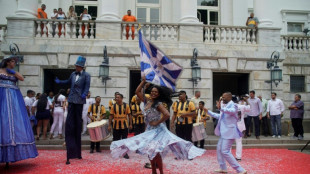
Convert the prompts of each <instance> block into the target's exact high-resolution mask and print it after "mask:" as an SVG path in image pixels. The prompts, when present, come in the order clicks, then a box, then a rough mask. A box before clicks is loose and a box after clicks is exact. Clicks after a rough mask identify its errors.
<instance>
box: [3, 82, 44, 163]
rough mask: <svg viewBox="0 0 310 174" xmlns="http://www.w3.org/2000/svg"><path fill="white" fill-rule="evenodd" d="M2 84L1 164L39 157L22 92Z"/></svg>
mask: <svg viewBox="0 0 310 174" xmlns="http://www.w3.org/2000/svg"><path fill="white" fill-rule="evenodd" d="M1 86H3V85H1V84H0V163H4V162H15V161H20V160H24V159H27V158H34V157H36V156H38V152H37V148H36V145H35V140H34V135H33V131H32V128H31V125H30V120H29V117H28V114H27V110H26V107H25V103H24V99H23V96H22V94H21V92H20V90H19V89H18V88H17V87H16V88H10V87H1Z"/></svg>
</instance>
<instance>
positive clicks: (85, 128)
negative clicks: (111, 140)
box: [82, 111, 89, 134]
mask: <svg viewBox="0 0 310 174" xmlns="http://www.w3.org/2000/svg"><path fill="white" fill-rule="evenodd" d="M82 119H83V129H82V134H85V133H86V130H87V123H88V119H89V118H88V116H87V111H83V113H82Z"/></svg>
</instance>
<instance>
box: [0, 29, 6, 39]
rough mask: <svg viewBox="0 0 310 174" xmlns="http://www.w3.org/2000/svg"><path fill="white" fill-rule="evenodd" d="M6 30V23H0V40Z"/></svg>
mask: <svg viewBox="0 0 310 174" xmlns="http://www.w3.org/2000/svg"><path fill="white" fill-rule="evenodd" d="M6 30H7V26H6V25H0V42H2V41H3V39H4V36H5V33H6Z"/></svg>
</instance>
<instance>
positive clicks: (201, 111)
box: [195, 109, 210, 128]
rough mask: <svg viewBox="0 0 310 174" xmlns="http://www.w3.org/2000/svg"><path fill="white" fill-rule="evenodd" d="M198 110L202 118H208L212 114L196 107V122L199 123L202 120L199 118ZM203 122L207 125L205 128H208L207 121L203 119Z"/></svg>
mask: <svg viewBox="0 0 310 174" xmlns="http://www.w3.org/2000/svg"><path fill="white" fill-rule="evenodd" d="M198 112H200V119H206V118H207V117H210V116H209V115H208V113H206V112H205V111H204V110H201V109H196V119H195V121H196V123H197V122H200V120H198ZM203 124H204V126H205V128H206V127H207V121H206V120H204V121H203Z"/></svg>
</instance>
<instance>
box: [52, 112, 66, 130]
mask: <svg viewBox="0 0 310 174" xmlns="http://www.w3.org/2000/svg"><path fill="white" fill-rule="evenodd" d="M53 118H54V121H53V125H52V128H51V134H52V133H54V131H55V128H56V126H57V125H58V128H56V132H57V131H58V133H59V134H62V125H63V122H64V110H63V108H62V107H55V109H54V113H53Z"/></svg>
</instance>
